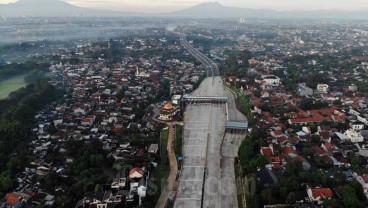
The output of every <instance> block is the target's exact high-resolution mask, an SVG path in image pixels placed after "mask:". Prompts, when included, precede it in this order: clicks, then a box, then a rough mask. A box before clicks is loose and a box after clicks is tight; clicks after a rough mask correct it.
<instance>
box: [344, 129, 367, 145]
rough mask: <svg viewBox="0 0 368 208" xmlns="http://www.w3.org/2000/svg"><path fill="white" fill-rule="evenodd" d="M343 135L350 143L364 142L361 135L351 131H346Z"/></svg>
mask: <svg viewBox="0 0 368 208" xmlns="http://www.w3.org/2000/svg"><path fill="white" fill-rule="evenodd" d="M345 135H346V136H348V137H349V138H350V141H351V142H353V143H357V142H363V141H364V137H363V136H362V134H361V133H360V132H357V131H355V130H353V129H348V130H346V131H345Z"/></svg>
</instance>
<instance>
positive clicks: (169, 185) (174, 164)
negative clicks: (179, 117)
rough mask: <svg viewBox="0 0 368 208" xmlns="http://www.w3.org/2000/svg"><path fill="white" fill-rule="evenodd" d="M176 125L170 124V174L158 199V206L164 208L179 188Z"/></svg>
mask: <svg viewBox="0 0 368 208" xmlns="http://www.w3.org/2000/svg"><path fill="white" fill-rule="evenodd" d="M175 133H176V131H175V126H174V125H173V124H169V136H168V141H167V152H168V157H169V162H170V175H169V177H168V178H167V180H166V183H165V187H164V188H163V189H162V191H161V196H160V198H159V199H158V201H157V204H156V208H164V207H165V205H166V202H167V200H168V198H169V197H170V196H171V195H172V193H173V192H174V191H175V190H176V189H177V187H178V182H177V181H176V180H175V179H176V175H177V173H178V161H177V160H176V155H175V151H174V148H173V144H174V141H175Z"/></svg>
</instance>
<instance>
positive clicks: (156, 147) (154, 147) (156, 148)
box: [148, 144, 158, 154]
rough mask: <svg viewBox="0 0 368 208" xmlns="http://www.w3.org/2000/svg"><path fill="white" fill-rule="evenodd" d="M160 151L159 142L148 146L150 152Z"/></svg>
mask: <svg viewBox="0 0 368 208" xmlns="http://www.w3.org/2000/svg"><path fill="white" fill-rule="evenodd" d="M157 151H158V144H151V145H150V147H149V148H148V152H149V153H152V154H156V153H157Z"/></svg>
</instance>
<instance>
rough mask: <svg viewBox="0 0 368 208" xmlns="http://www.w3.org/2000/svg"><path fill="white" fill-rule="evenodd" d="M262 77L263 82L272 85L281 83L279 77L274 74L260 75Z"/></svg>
mask: <svg viewBox="0 0 368 208" xmlns="http://www.w3.org/2000/svg"><path fill="white" fill-rule="evenodd" d="M262 79H263V81H264V82H266V83H267V84H269V85H272V86H279V85H280V83H281V80H280V78H278V77H277V76H274V75H262Z"/></svg>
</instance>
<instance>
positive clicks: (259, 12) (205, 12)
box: [168, 2, 368, 19]
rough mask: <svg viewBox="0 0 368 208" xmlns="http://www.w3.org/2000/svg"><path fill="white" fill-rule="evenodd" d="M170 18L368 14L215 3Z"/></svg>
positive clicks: (367, 16)
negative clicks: (251, 7)
mask: <svg viewBox="0 0 368 208" xmlns="http://www.w3.org/2000/svg"><path fill="white" fill-rule="evenodd" d="M168 15H170V16H179V17H193V18H240V17H246V18H260V19H270V18H331V19H368V12H356V11H333V10H292V11H282V12H281V11H275V10H271V9H246V8H235V7H228V6H224V5H221V4H220V3H217V2H210V3H202V4H198V5H195V6H192V7H189V8H187V9H183V10H180V11H176V12H172V13H170V14H168Z"/></svg>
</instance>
